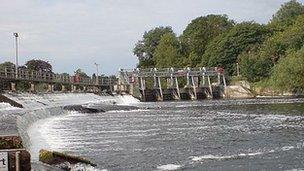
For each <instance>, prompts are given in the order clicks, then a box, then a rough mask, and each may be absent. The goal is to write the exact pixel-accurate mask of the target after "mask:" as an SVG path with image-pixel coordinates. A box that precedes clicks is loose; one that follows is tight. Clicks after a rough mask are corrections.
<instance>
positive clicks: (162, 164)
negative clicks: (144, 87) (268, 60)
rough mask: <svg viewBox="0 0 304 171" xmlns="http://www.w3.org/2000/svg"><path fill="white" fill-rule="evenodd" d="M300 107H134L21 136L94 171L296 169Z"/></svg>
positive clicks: (303, 126) (264, 103)
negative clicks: (68, 155)
mask: <svg viewBox="0 0 304 171" xmlns="http://www.w3.org/2000/svg"><path fill="white" fill-rule="evenodd" d="M303 102H304V100H303V99H248V100H218V101H211V100H210V101H208V100H205V101H198V102H160V103H138V104H136V105H137V106H138V107H140V109H139V110H132V111H111V112H106V113H96V114H86V113H78V112H70V113H69V114H67V115H61V116H55V117H51V118H48V119H45V120H42V121H39V122H38V123H37V124H34V125H33V126H32V127H31V128H30V129H29V135H30V137H32V141H33V142H32V143H33V144H39V143H40V144H43V145H42V146H44V148H48V149H51V150H57V151H66V152H70V153H72V154H76V155H81V156H84V157H87V158H89V159H91V160H92V161H94V162H95V163H97V164H98V169H106V170H179V169H181V170H301V169H304V103H303ZM37 128H38V129H37ZM37 132H38V133H37ZM34 137H36V138H34ZM41 139H43V140H45V142H43V143H42V142H39V140H40V141H41ZM39 148H41V146H40V147H39Z"/></svg>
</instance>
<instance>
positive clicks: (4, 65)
mask: <svg viewBox="0 0 304 171" xmlns="http://www.w3.org/2000/svg"><path fill="white" fill-rule="evenodd" d="M4 68H15V64H13V63H12V62H8V61H7V62H3V63H1V64H0V69H4Z"/></svg>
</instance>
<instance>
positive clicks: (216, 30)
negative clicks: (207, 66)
mask: <svg viewBox="0 0 304 171" xmlns="http://www.w3.org/2000/svg"><path fill="white" fill-rule="evenodd" d="M233 25H234V22H233V21H232V20H229V19H228V17H227V16H226V15H207V16H204V17H198V18H196V19H194V20H192V21H191V23H190V24H189V25H188V26H187V28H186V29H185V30H184V31H183V34H182V35H181V41H182V42H183V44H184V45H186V49H187V51H188V52H187V55H186V56H189V57H191V59H193V60H194V61H197V62H198V63H200V62H199V61H201V57H202V55H203V54H204V52H205V50H206V46H207V45H208V44H209V43H210V42H211V41H212V40H213V39H214V38H215V37H216V36H218V35H220V34H221V33H223V32H225V31H227V30H230V29H231V28H232V27H233ZM190 54H191V56H190ZM196 64H197V63H196Z"/></svg>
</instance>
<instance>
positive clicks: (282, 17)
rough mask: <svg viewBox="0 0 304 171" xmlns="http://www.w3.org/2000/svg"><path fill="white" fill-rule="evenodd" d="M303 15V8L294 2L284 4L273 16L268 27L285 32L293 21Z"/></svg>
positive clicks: (293, 0)
mask: <svg viewBox="0 0 304 171" xmlns="http://www.w3.org/2000/svg"><path fill="white" fill-rule="evenodd" d="M303 14H304V6H303V4H301V3H299V2H298V1H296V0H291V1H289V2H286V3H284V4H283V5H282V6H281V8H280V9H279V10H278V11H277V13H276V14H274V15H273V17H272V20H271V21H270V26H272V27H274V28H275V29H276V30H285V29H286V27H288V26H290V25H292V24H293V23H294V21H295V19H296V18H297V17H298V16H300V15H303Z"/></svg>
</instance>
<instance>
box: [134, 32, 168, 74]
mask: <svg viewBox="0 0 304 171" xmlns="http://www.w3.org/2000/svg"><path fill="white" fill-rule="evenodd" d="M166 33H173V30H172V28H171V27H156V28H154V29H152V30H150V31H148V32H145V33H144V35H143V39H142V40H140V41H138V42H137V44H136V45H135V48H134V49H133V53H134V55H136V56H137V58H138V60H139V64H138V67H141V68H146V67H154V66H155V59H154V56H153V54H154V51H155V49H156V47H157V45H158V44H159V42H160V39H161V37H162V36H163V35H164V34H166Z"/></svg>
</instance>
